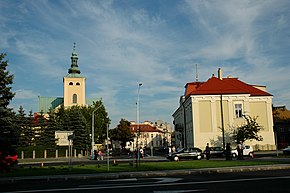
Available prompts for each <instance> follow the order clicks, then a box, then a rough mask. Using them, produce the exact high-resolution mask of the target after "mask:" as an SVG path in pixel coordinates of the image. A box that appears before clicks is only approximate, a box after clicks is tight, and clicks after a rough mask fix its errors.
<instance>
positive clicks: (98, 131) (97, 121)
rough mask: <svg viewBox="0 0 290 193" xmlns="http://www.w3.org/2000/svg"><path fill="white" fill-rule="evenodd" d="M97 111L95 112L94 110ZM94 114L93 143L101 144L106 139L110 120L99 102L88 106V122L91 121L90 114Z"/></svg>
mask: <svg viewBox="0 0 290 193" xmlns="http://www.w3.org/2000/svg"><path fill="white" fill-rule="evenodd" d="M96 109H97V110H96ZM94 110H96V111H95V112H94V126H95V128H94V131H95V132H94V134H95V140H94V141H95V142H96V143H99V144H102V143H104V142H105V139H106V138H107V127H108V125H109V124H110V119H109V117H108V113H107V112H106V108H105V106H104V104H103V103H102V101H101V100H99V101H96V102H94V103H93V105H92V106H90V108H89V110H88V112H90V114H89V115H88V116H87V118H88V120H89V122H90V123H91V122H92V121H91V120H92V114H93V111H94ZM91 128H92V124H90V129H89V130H90V133H91Z"/></svg>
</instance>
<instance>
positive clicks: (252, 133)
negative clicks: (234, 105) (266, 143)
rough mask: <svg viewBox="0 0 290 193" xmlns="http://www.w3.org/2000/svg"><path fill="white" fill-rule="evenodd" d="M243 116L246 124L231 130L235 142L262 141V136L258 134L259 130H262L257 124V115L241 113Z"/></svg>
mask: <svg viewBox="0 0 290 193" xmlns="http://www.w3.org/2000/svg"><path fill="white" fill-rule="evenodd" d="M243 117H244V119H245V120H246V124H244V125H242V126H240V127H237V128H236V129H234V130H233V139H234V140H235V141H236V142H237V143H239V142H240V141H241V142H245V141H247V140H257V141H263V137H262V136H261V135H259V132H260V131H261V130H263V127H262V126H260V125H259V124H258V122H257V118H258V117H253V118H252V117H250V116H248V115H243Z"/></svg>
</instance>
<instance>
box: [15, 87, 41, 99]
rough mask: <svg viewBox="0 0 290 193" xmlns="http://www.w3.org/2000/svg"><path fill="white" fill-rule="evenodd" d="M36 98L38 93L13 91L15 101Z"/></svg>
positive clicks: (21, 90)
mask: <svg viewBox="0 0 290 193" xmlns="http://www.w3.org/2000/svg"><path fill="white" fill-rule="evenodd" d="M36 96H39V93H37V92H35V91H33V90H24V89H20V90H16V91H15V99H35V98H36Z"/></svg>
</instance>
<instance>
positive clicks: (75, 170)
mask: <svg viewBox="0 0 290 193" xmlns="http://www.w3.org/2000/svg"><path fill="white" fill-rule="evenodd" d="M288 163H290V162H288ZM271 164H281V162H280V161H279V162H278V161H260V160H259V161H257V160H250V161H249V160H240V161H238V160H233V161H225V160H193V161H180V162H143V163H142V162H141V163H140V165H139V166H138V167H137V168H136V167H133V166H132V165H130V164H129V163H120V164H117V165H115V166H114V165H110V170H109V172H133V171H160V170H180V169H201V168H217V167H234V166H253V165H271ZM107 172H108V168H107V165H106V164H97V165H84V164H82V165H76V166H72V167H69V166H67V165H66V166H44V167H40V166H33V167H31V166H30V167H25V166H18V167H17V168H15V169H14V170H13V171H11V172H9V173H1V174H0V177H1V178H3V177H16V176H41V175H61V174H63V175H64V174H92V173H107Z"/></svg>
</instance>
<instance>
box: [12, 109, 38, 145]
mask: <svg viewBox="0 0 290 193" xmlns="http://www.w3.org/2000/svg"><path fill="white" fill-rule="evenodd" d="M16 122H17V125H18V127H19V131H18V133H19V134H18V135H19V140H18V144H17V147H18V148H21V149H26V148H27V147H29V146H31V145H32V138H33V137H34V136H33V134H32V128H31V127H30V119H29V117H26V116H25V112H24V109H23V107H22V106H20V108H19V110H18V114H17V115H16Z"/></svg>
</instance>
